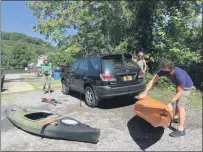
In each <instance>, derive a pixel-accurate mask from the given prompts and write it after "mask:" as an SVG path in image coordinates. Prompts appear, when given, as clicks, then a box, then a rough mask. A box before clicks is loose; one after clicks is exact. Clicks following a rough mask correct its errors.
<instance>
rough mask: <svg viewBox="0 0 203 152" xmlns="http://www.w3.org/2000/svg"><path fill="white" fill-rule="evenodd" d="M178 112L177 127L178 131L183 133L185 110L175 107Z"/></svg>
mask: <svg viewBox="0 0 203 152" xmlns="http://www.w3.org/2000/svg"><path fill="white" fill-rule="evenodd" d="M177 108H178V111H179V119H180V122H179V125H178V128H177V129H178V130H180V131H183V130H184V123H185V117H186V112H185V108H184V107H181V106H177Z"/></svg>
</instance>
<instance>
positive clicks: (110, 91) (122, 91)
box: [94, 83, 145, 98]
mask: <svg viewBox="0 0 203 152" xmlns="http://www.w3.org/2000/svg"><path fill="white" fill-rule="evenodd" d="M94 89H95V91H96V93H97V96H98V97H99V98H110V97H115V96H122V95H128V94H134V93H139V92H142V91H144V89H145V84H144V83H141V84H136V85H129V86H123V87H110V86H95V87H94Z"/></svg>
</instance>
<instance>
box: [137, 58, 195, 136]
mask: <svg viewBox="0 0 203 152" xmlns="http://www.w3.org/2000/svg"><path fill="white" fill-rule="evenodd" d="M161 76H167V77H168V78H170V79H171V80H172V82H173V83H174V85H175V86H176V95H175V96H174V97H173V98H172V99H171V101H170V103H168V104H167V105H168V107H169V108H170V109H171V111H172V104H173V103H175V102H176V103H177V104H176V109H177V111H176V115H179V120H180V122H179V125H178V128H177V130H176V131H174V132H172V133H170V134H169V135H170V136H171V137H180V136H184V135H185V129H184V122H185V115H186V114H185V109H184V106H185V104H186V102H187V100H188V98H189V95H190V92H191V89H192V88H193V87H194V85H193V82H192V79H191V78H190V76H189V75H188V74H187V72H185V71H184V70H183V69H181V68H179V67H175V66H174V64H173V63H172V62H171V61H168V60H164V61H162V62H161V64H160V70H159V71H158V72H157V74H156V75H155V76H154V77H153V78H152V80H151V81H150V82H149V83H148V85H147V87H146V89H145V91H144V92H142V93H141V94H140V95H139V98H145V97H146V96H147V93H148V91H149V90H150V89H151V88H152V86H153V85H154V83H156V82H157V81H158V80H159V78H160V77H161Z"/></svg>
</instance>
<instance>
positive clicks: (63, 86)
mask: <svg viewBox="0 0 203 152" xmlns="http://www.w3.org/2000/svg"><path fill="white" fill-rule="evenodd" d="M62 92H63V94H65V95H69V94H70V89H69V87H68V86H67V85H66V83H65V82H64V81H62Z"/></svg>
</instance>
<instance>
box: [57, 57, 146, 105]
mask: <svg viewBox="0 0 203 152" xmlns="http://www.w3.org/2000/svg"><path fill="white" fill-rule="evenodd" d="M61 83H62V92H63V93H64V94H69V93H70V91H72V90H73V91H77V92H81V93H83V94H84V95H85V102H86V104H87V105H88V106H89V107H96V106H98V105H99V102H100V100H102V99H105V98H111V97H116V96H123V95H130V96H132V97H134V96H135V95H136V94H138V93H140V92H142V91H143V90H144V89H145V84H144V82H143V73H142V71H141V69H140V67H139V66H138V65H137V63H136V62H134V61H133V60H132V56H131V54H114V55H100V56H94V57H86V58H81V59H78V60H76V61H75V62H73V63H72V65H71V66H69V67H68V66H67V67H66V68H65V67H64V68H63V69H62V78H61ZM115 102H116V101H115ZM124 102H125V101H124Z"/></svg>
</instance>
